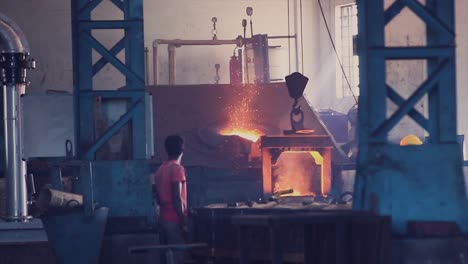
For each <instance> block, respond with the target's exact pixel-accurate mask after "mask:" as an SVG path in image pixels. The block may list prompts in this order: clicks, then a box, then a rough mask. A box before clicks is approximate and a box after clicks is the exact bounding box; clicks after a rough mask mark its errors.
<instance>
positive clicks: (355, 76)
mask: <svg viewBox="0 0 468 264" xmlns="http://www.w3.org/2000/svg"><path fill="white" fill-rule="evenodd" d="M335 18H336V21H335V42H336V50H337V53H338V56H337V57H338V58H339V60H338V59H337V62H336V95H337V97H338V98H343V97H347V96H352V93H351V90H352V92H353V93H354V95H359V58H358V56H356V55H355V52H354V45H353V43H354V41H353V38H354V36H356V35H357V33H358V19H357V5H356V4H348V5H341V6H337V7H336V10H335ZM340 62H341V65H342V66H343V69H342V68H341V65H340ZM343 70H344V73H343ZM346 78H347V79H348V82H349V84H348V82H347V81H346ZM349 86H351V90H350V88H349Z"/></svg>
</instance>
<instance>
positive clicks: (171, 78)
mask: <svg viewBox="0 0 468 264" xmlns="http://www.w3.org/2000/svg"><path fill="white" fill-rule="evenodd" d="M175 49H176V46H175V45H172V44H169V45H168V46H167V50H168V54H169V63H168V64H169V85H175V71H176V67H175Z"/></svg>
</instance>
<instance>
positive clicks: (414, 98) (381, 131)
mask: <svg viewBox="0 0 468 264" xmlns="http://www.w3.org/2000/svg"><path fill="white" fill-rule="evenodd" d="M449 63H450V60H448V59H445V60H444V61H442V63H441V64H440V65H439V67H438V68H437V69H436V70H435V71H434V72H433V73H432V74H431V75H430V76H429V78H428V79H427V80H426V81H425V82H424V83H423V84H422V85H421V86H420V87H419V88H418V89H417V90H416V91H415V92H414V93H413V94H412V95H411V96H410V97H409V98H408V99H407V100H406V101H405V102H404V103H403V104H402V105H401V106H400V107H399V108H398V110H396V111H395V113H393V115H392V116H390V118H388V119H387V120H385V121H384V122H383V123H382V124H381V125H380V126H379V127H378V128H377V129H375V130H374V131H373V133H372V136H374V137H379V136H383V135H386V134H387V133H388V132H389V131H390V130H391V129H392V128H393V127H394V126H395V125H396V124H397V123H398V122H399V121H400V120H401V119H402V118H403V117H404V116H405V115H407V114H408V113H409V112H410V111H411V109H413V107H414V105H415V104H417V103H418V102H419V100H421V99H422V98H423V97H424V95H426V94H427V93H428V92H430V91H431V90H432V89H434V88H436V87H437V86H436V84H437V83H438V82H439V80H440V77H441V76H442V75H443V74H444V73H445V72H446V71H447V65H449Z"/></svg>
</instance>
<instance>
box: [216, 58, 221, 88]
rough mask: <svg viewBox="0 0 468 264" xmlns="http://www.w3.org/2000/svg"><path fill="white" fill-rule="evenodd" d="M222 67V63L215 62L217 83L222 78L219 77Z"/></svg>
mask: <svg viewBox="0 0 468 264" xmlns="http://www.w3.org/2000/svg"><path fill="white" fill-rule="evenodd" d="M220 67H221V65H219V64H218V63H216V64H215V69H216V75H215V84H219V80H220V77H219V68H220Z"/></svg>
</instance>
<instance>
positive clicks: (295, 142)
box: [260, 134, 333, 196]
mask: <svg viewBox="0 0 468 264" xmlns="http://www.w3.org/2000/svg"><path fill="white" fill-rule="evenodd" d="M260 140H261V141H260V147H261V150H262V151H261V153H262V175H263V177H262V185H263V194H264V196H269V195H273V194H274V193H276V192H281V191H285V190H291V194H292V195H294V196H315V195H327V194H329V193H330V190H331V155H332V154H331V153H332V148H333V142H332V140H331V138H330V136H329V135H313V134H312V135H287V136H263V137H261V139H260Z"/></svg>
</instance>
